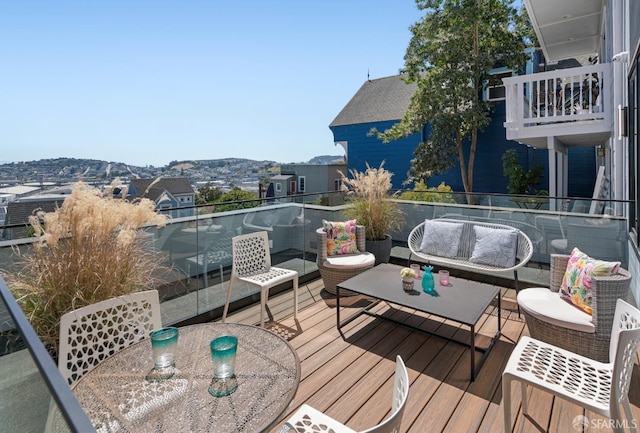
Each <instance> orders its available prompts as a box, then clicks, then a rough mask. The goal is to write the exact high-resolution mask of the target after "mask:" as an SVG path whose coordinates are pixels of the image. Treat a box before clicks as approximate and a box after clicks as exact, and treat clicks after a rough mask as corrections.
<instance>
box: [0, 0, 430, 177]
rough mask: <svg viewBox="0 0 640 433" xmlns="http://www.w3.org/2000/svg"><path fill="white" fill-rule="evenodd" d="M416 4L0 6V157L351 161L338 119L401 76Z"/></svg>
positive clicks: (395, 0) (379, 0)
mask: <svg viewBox="0 0 640 433" xmlns="http://www.w3.org/2000/svg"><path fill="white" fill-rule="evenodd" d="M420 17H421V12H420V11H419V10H418V9H417V7H416V5H415V3H414V1H413V0H384V1H383V0H366V1H365V0H342V1H336V0H324V1H310V2H308V1H304V0H302V1H301V0H297V1H290V0H278V1H264V0H247V1H220V0H182V1H178V0H175V1H166V0H155V1H151V0H149V1H146V0H126V1H121V0H100V1H98V0H82V1H81V0H77V1H64V0H61V1H30V0H24V1H21V0H14V1H5V2H2V3H1V4H0V59H2V61H1V65H2V66H1V67H0V161H4V162H6V161H31V160H37V159H43V158H56V157H73V158H93V159H104V160H108V161H118V162H125V163H129V164H132V165H142V166H144V165H156V166H161V165H165V164H167V163H169V162H170V161H172V160H188V159H216V158H226V157H242V158H251V159H269V160H274V161H278V162H303V161H307V160H309V159H310V158H312V157H314V156H317V155H326V154H332V155H342V153H343V151H342V148H341V147H339V146H337V147H336V146H334V144H333V135H332V134H331V131H330V130H329V124H330V123H331V121H332V120H333V119H334V118H335V117H336V116H337V115H338V113H339V112H340V110H341V109H342V108H343V107H344V106H345V104H346V103H347V102H348V101H349V99H350V98H351V97H352V96H353V95H354V94H355V92H356V91H357V90H358V89H359V88H360V86H361V85H362V84H363V83H364V82H365V80H366V79H367V71H369V74H370V76H371V78H380V77H386V76H389V75H395V74H397V73H398V71H399V70H400V69H401V68H402V67H403V57H404V53H405V49H406V47H407V45H408V43H409V39H410V36H411V34H410V31H409V26H410V25H412V24H413V23H415V22H416V21H417V20H418V19H419V18H420Z"/></svg>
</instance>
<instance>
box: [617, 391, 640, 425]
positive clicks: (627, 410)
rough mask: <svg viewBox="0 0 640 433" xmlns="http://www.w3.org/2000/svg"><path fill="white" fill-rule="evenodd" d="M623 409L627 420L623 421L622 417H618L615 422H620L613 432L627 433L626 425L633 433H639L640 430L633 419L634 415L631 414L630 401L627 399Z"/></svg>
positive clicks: (624, 401)
mask: <svg viewBox="0 0 640 433" xmlns="http://www.w3.org/2000/svg"><path fill="white" fill-rule="evenodd" d="M622 407H623V408H624V415H625V417H626V418H625V419H624V420H623V419H622V417H621V416H618V420H614V421H618V422H616V423H615V424H616V425H614V428H613V431H614V432H615V433H618V431H619V432H620V433H624V432H625V428H624V427H625V423H626V425H627V426H629V430H630V431H632V432H633V433H638V429H637V427H636V420H635V419H634V418H633V413H632V412H631V406H630V404H629V399H628V398H627V399H625V400H623V402H622Z"/></svg>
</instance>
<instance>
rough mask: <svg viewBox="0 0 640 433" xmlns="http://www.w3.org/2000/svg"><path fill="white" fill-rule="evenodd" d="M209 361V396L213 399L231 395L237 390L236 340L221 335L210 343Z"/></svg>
mask: <svg viewBox="0 0 640 433" xmlns="http://www.w3.org/2000/svg"><path fill="white" fill-rule="evenodd" d="M210 348H211V360H212V361H213V379H212V381H211V384H210V385H209V394H211V395H213V396H214V397H224V396H227V395H231V394H233V393H234V392H235V390H236V389H238V380H237V378H236V375H235V364H236V352H237V350H238V338H237V337H234V336H233V335H223V336H222V337H218V338H216V339H215V340H213V341H211V344H210Z"/></svg>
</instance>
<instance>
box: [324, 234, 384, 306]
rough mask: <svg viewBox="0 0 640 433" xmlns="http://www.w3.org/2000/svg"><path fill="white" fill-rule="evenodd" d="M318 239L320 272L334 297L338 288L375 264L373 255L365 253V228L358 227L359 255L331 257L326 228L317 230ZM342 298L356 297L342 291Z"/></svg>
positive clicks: (351, 293) (327, 288)
mask: <svg viewBox="0 0 640 433" xmlns="http://www.w3.org/2000/svg"><path fill="white" fill-rule="evenodd" d="M316 238H317V242H318V253H317V257H316V264H317V265H318V270H319V271H320V276H321V277H322V281H323V282H324V288H325V290H326V291H327V292H329V293H331V294H332V295H335V294H336V286H337V285H338V284H339V283H341V282H343V281H346V280H348V279H349V278H351V277H354V276H356V275H358V274H360V273H362V272H364V271H366V270H367V269H371V268H372V267H373V265H374V264H375V261H376V258H375V256H374V255H373V254H371V253H368V252H366V251H365V227H364V226H362V225H358V226H356V245H357V248H358V253H356V254H347V255H338V256H329V255H328V252H327V233H326V231H325V230H324V228H319V229H317V230H316ZM340 295H341V296H349V295H355V293H353V292H350V291H348V290H341V291H340Z"/></svg>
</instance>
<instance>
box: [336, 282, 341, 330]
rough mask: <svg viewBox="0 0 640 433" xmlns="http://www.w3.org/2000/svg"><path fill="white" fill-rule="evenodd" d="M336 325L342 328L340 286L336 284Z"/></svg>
mask: <svg viewBox="0 0 640 433" xmlns="http://www.w3.org/2000/svg"><path fill="white" fill-rule="evenodd" d="M336 320H337V322H336V326H337V328H338V331H339V330H340V287H338V286H336Z"/></svg>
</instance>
